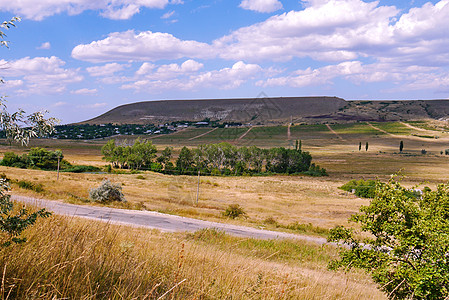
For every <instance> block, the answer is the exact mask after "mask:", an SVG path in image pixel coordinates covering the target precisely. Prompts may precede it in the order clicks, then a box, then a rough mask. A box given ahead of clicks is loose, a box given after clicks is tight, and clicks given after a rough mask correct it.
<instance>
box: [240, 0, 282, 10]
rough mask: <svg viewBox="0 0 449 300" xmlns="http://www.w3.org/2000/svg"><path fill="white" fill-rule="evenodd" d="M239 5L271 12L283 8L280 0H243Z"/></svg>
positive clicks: (244, 7)
mask: <svg viewBox="0 0 449 300" xmlns="http://www.w3.org/2000/svg"><path fill="white" fill-rule="evenodd" d="M239 6H240V7H241V8H243V9H248V10H254V11H257V12H260V13H271V12H274V11H277V10H279V9H282V3H281V2H280V1H278V0H243V1H242V2H241V3H240V5H239Z"/></svg>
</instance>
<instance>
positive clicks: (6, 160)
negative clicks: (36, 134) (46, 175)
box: [0, 147, 72, 170]
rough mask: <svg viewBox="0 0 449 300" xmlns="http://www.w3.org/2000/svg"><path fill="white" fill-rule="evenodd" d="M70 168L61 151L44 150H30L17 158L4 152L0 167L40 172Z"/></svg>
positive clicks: (11, 153)
mask: <svg viewBox="0 0 449 300" xmlns="http://www.w3.org/2000/svg"><path fill="white" fill-rule="evenodd" d="M58 160H59V166H60V169H67V168H70V167H71V166H72V165H71V164H70V163H69V162H68V161H67V160H65V159H64V155H63V154H62V151H61V150H55V151H51V150H47V149H44V148H39V147H36V148H31V149H30V151H29V152H28V153H27V154H23V155H21V156H18V155H17V154H15V153H13V152H5V154H4V156H3V159H2V160H1V162H0V165H2V166H6V167H16V168H30V169H40V170H56V169H57V168H58Z"/></svg>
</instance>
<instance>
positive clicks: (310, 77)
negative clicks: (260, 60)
mask: <svg viewBox="0 0 449 300" xmlns="http://www.w3.org/2000/svg"><path fill="white" fill-rule="evenodd" d="M362 70H363V69H362V63H361V62H359V61H348V62H343V63H340V64H337V65H329V66H325V67H322V68H318V69H311V68H307V69H306V70H298V71H296V72H293V73H292V74H291V75H290V76H284V77H276V78H269V79H267V80H265V81H259V82H258V83H257V85H259V86H291V87H296V88H299V87H304V86H311V85H325V84H332V81H331V80H332V79H333V78H335V77H340V76H349V75H353V74H360V73H361V72H362Z"/></svg>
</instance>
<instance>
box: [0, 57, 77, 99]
mask: <svg viewBox="0 0 449 300" xmlns="http://www.w3.org/2000/svg"><path fill="white" fill-rule="evenodd" d="M0 65H3V66H5V68H4V69H1V70H0V76H2V77H7V79H9V78H14V80H15V81H16V82H22V83H21V84H20V86H21V87H22V88H21V89H15V91H16V92H17V94H21V95H30V94H59V93H62V92H64V91H65V90H66V87H67V85H68V84H70V83H74V82H80V81H82V80H83V76H81V75H79V71H80V70H79V69H64V68H63V66H64V65H65V62H64V61H63V60H61V59H60V58H58V57H55V56H51V57H35V58H30V57H24V58H21V59H18V60H13V61H6V60H0Z"/></svg>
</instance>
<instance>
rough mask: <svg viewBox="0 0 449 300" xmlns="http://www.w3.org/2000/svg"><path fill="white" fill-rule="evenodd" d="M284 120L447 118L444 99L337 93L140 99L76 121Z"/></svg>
mask: <svg viewBox="0 0 449 300" xmlns="http://www.w3.org/2000/svg"><path fill="white" fill-rule="evenodd" d="M206 118H207V119H210V120H219V121H221V122H241V123H245V124H246V123H251V124H253V125H257V124H263V125H269V124H279V123H285V122H289V121H290V120H293V121H294V122H306V123H317V122H318V123H320V122H337V123H342V122H354V121H400V120H402V121H406V120H422V119H446V118H449V100H403V101H393V100H386V101H346V100H344V99H342V98H338V97H272V98H268V97H260V98H252V99H251V98H247V99H204V100H164V101H145V102H137V103H132V104H125V105H121V106H118V107H116V108H114V109H112V110H110V111H108V112H106V113H104V114H102V115H100V116H98V117H96V118H93V119H91V120H87V121H84V122H80V124H107V123H114V124H144V123H165V122H172V121H201V120H204V119H206Z"/></svg>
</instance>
